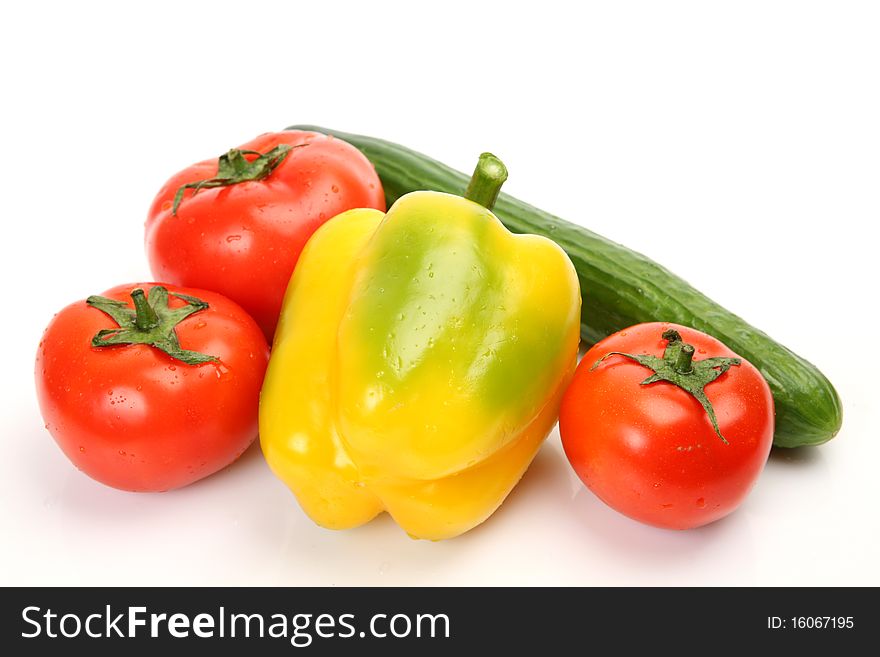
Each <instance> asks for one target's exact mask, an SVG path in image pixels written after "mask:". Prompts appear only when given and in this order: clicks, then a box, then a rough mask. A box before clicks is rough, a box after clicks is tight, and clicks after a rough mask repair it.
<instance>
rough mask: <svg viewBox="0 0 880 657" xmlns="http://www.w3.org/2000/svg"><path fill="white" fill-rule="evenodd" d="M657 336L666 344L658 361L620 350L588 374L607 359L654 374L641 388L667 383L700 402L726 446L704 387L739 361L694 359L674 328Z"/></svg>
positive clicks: (719, 358)
mask: <svg viewBox="0 0 880 657" xmlns="http://www.w3.org/2000/svg"><path fill="white" fill-rule="evenodd" d="M661 337H662V338H663V339H664V340H666V341H667V344H666V348H665V349H664V350H663V357H662V358H658V357H657V356H653V355H651V354H627V353H623V352H621V351H610V352H608V353H607V354H605V355H604V356H602V358H600V359H599V360H597V361H596V362H595V363H593V366H592V367H591V368H590V371H592V370H595V369H596V368H597V367H599V364H600V363H602V361H604V360H605V359H606V358H608V357H609V356H624V357H625V358H629V359H630V360H633V361H635V362H637V363H639V364H640V365H643V366H644V367H647V368H648V369H650V370H652V371H653V372H654V373H653V374H652V375H651V376H649V377H648V378H647V379H645V380H644V381H642V383H641V385H643V386H646V385H650V384H652V383H657V382H658V381H668V382H669V383H672V384H674V385H677V386H678V387H679V388H681V389H682V390H684V391H685V392H687V393H689V394H690V395H691V396H693V397H694V398H695V399H696V400H697V401H698V402H700V404H701V405H702V407H703V409H704V410H705V411H706V414H707V415H708V416H709V420H711V422H712V427H713V428H714V429H715V433H716V434H717V435H718V437H719V438H720V439H721V442H723V443H724V444H725V445H728V444H729V443H728V442H727V439H726V438H725V437H724V436H723V435H721V429H720V428H719V427H718V419H717V418H716V417H715V409H713V408H712V403H711V402H710V401H709V399H708V397H706V392H705V390H704V388H705V387H706V386H707V385H708V384H710V383H712V381H714V380H715V379H717V378H718V377H719V376H721V375H722V374H724V373H725V372H726V371H727V370H729V369H730V368H731V366H734V365H739V364H740V363H741V362H742V361H741V360H740V359H739V358H727V357H724V356H718V357H715V358H704V359H703V360H694V347H693V345H690V344H687V343H686V342H683V341H682V339H681V335H680V334H679V332H678V331H676V330H674V329H670V330H668V331H664V332H663V335H662V336H661Z"/></svg>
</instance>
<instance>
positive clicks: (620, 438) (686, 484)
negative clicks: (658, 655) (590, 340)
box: [559, 322, 774, 529]
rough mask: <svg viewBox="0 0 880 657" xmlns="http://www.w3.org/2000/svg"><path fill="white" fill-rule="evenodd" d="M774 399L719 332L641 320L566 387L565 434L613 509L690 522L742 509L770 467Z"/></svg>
mask: <svg viewBox="0 0 880 657" xmlns="http://www.w3.org/2000/svg"><path fill="white" fill-rule="evenodd" d="M773 415H774V413H773V397H772V396H771V394H770V388H769V386H768V385H767V382H766V381H765V380H764V378H763V377H762V376H761V374H760V372H758V370H757V369H756V368H755V367H754V366H753V365H752V364H751V363H749V362H747V361H745V360H743V359H741V358H739V357H738V356H737V355H736V354H735V353H733V352H732V351H730V350H729V349H728V348H727V347H726V346H724V344H722V343H721V342H720V341H718V340H716V339H715V338H713V337H711V336H709V335H706V334H705V333H701V332H700V331H697V330H695V329H692V328H688V327H685V326H678V325H675V324H667V323H658V322H654V323H647V324H638V325H636V326H632V327H630V328H627V329H624V330H622V331H619V332H617V333H615V334H613V335H611V336H609V337H607V338H605V339H604V340H602V341H600V342H598V343H597V344H596V345H594V346H593V347H592V348H591V349H590V350H589V351H588V352H587V353H586V355H585V356H584V357H583V359H582V360H581V363H580V365H579V366H578V368H577V371H576V372H575V376H574V379H573V380H572V383H571V385H570V386H569V388H568V390H567V391H566V393H565V396H564V397H563V400H562V406H561V410H560V417H559V430H560V434H561V436H562V444H563V447H564V449H565V453H566V456H567V457H568V460H569V461H570V462H571V464H572V466H573V467H574V469H575V472H577V474H578V476H579V477H580V478H581V480H582V481H583V482H584V483H585V484H586V486H587V487H588V488H589V489H590V490H591V491H593V492H594V493H595V494H596V495H597V496H598V497H599V498H600V499H602V500H603V501H604V502H605V503H606V504H608V505H609V506H611V507H612V508H614V509H616V510H617V511H620V512H621V513H624V514H626V515H628V516H630V517H631V518H634V519H636V520H639V521H641V522H645V523H648V524H651V525H655V526H658V527H666V528H672V529H686V528H690V527H697V526H700V525H705V524H707V523H710V522H712V521H714V520H718V519H719V518H722V517H724V516H726V515H727V514H729V513H730V512H732V511H733V510H734V509H736V508H737V506H739V504H740V503H741V502H742V501H743V499H745V497H746V495H747V494H748V492H749V491H750V490H751V488H752V486H753V485H754V483H755V481H756V480H757V478H758V476H759V475H760V473H761V471H762V470H763V468H764V464H765V463H766V461H767V456H768V454H769V452H770V447H771V443H772V440H773Z"/></svg>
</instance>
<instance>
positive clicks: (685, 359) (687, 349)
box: [675, 344, 694, 374]
mask: <svg viewBox="0 0 880 657" xmlns="http://www.w3.org/2000/svg"><path fill="white" fill-rule="evenodd" d="M693 359H694V347H693V345H689V344H683V345H681V351H679V352H678V357H677V358H676V359H675V370H676V371H677V372H678V373H679V374H688V373H689V372H693V370H694V367H693V365H692V364H691V361H692V360H693Z"/></svg>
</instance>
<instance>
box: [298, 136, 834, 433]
mask: <svg viewBox="0 0 880 657" xmlns="http://www.w3.org/2000/svg"><path fill="white" fill-rule="evenodd" d="M299 127H302V128H307V129H309V130H315V131H318V132H324V133H328V134H331V133H332V134H333V135H335V136H337V137H339V138H341V139H344V140H345V141H347V142H349V143H351V144H353V145H355V146H357V147H358V148H359V149H360V150H361V151H362V152H363V153H364V154H365V155H366V156H367V157H368V158H369V159H370V161H371V162H372V163H373V165H374V166H375V167H376V171H377V172H378V173H379V177H380V178H381V179H382V184H383V186H384V188H385V196H386V200H387V203H388V204H389V205H390V204H391V203H393V202H394V201H395V200H396V199H397V198H399V197H400V196H402V195H404V194H406V193H408V192H411V191H414V190H418V189H431V190H436V191H441V192H448V193H459V192H460V191H461V190H462V189H464V185H465V184H466V182H467V177H466V176H465V175H464V174H461V173H459V172H457V171H455V170H453V169H450V168H449V167H447V166H445V165H443V164H441V163H439V162H437V161H436V160H432V159H431V158H428V157H426V156H424V155H421V154H419V153H416V152H415V151H412V150H410V149H408V148H404V147H403V146H398V145H397V144H392V143H390V142H387V141H383V140H380V139H374V138H372V137H365V136H362V135H353V134H348V133H344V132H338V131H335V130H327V129H326V128H318V127H314V126H299ZM495 213H496V215H497V216H498V218H499V219H501V221H502V222H503V223H504V225H505V226H507V228H509V229H510V230H511V231H513V232H515V233H534V234H537V235H544V236H545V237H549V238H551V239H552V240H554V241H555V242H556V243H557V244H559V245H560V246H561V247H562V248H563V249H565V252H566V253H567V254H568V256H569V257H570V258H571V260H572V262H573V263H574V266H575V268H576V269H577V272H578V278H579V279H580V285H581V292H582V294H583V305H582V313H583V316H582V318H581V336H582V338H583V340H584V342H585V343H586V345H587V346H589V345H591V344H594V343H595V342H597V341H598V340H601V339H602V338H604V337H605V336H607V335H609V334H611V333H613V332H615V331H619V330H620V329H623V328H624V327H626V326H629V325H631V324H637V323H639V322H649V321H670V322H677V323H680V324H685V325H688V326H693V327H695V328H697V329H700V330H702V331H705V332H706V333H709V334H711V335H714V336H716V337H718V338H719V339H720V340H723V341H724V342H725V343H726V344H728V345H729V346H730V348H731V349H733V350H735V351H736V352H737V353H739V354H742V356H743V357H745V358H747V359H748V360H749V361H751V362H752V363H753V364H754V365H755V367H757V368H758V369H759V370H760V371H761V374H763V375H764V377H765V378H766V379H767V381H768V383H769V384H770V388H771V390H772V391H773V397H774V399H775V401H776V433H775V436H774V444H776V445H777V446H780V447H798V446H801V445H817V444H820V443H824V442H826V441H828V440H830V439H831V438H833V437H834V436H835V435H836V434H837V432H838V430H839V429H840V424H841V421H842V409H841V405H840V398H839V397H838V395H837V392H836V391H835V389H834V387H833V386H832V385H831V383H830V382H829V381H828V379H827V378H825V376H824V375H823V374H822V373H821V372H820V371H819V370H818V369H817V368H816V367H814V366H813V365H811V364H810V363H808V362H807V361H806V360H804V359H803V358H801V357H800V356H798V355H797V354H794V353H793V352H791V351H790V350H789V349H786V348H785V347H783V346H782V345H780V344H779V343H777V342H775V341H773V340H772V339H771V338H770V337H768V336H767V335H766V334H765V333H762V332H761V331H759V330H758V329H756V328H754V327H752V326H750V325H749V324H747V323H746V322H745V321H743V320H742V319H740V318H739V317H737V316H736V315H734V314H733V313H731V312H730V311H728V310H725V309H724V308H722V307H721V306H719V305H718V304H717V303H715V302H714V301H712V300H710V299H709V298H708V297H706V296H705V295H703V294H701V293H700V292H698V291H697V290H695V289H694V288H692V287H691V286H690V285H688V284H687V283H686V282H685V281H683V280H682V279H681V278H679V277H678V276H676V275H674V274H672V273H671V272H669V271H668V270H667V269H665V268H664V267H662V266H660V265H658V264H657V263H655V262H653V261H651V260H649V259H648V258H646V257H645V256H643V255H641V254H639V253H636V252H634V251H631V250H629V249H627V248H625V247H623V246H621V245H619V244H615V243H614V242H611V241H609V240H607V239H605V238H603V237H600V236H599V235H596V234H595V233H593V232H591V231H589V230H587V229H586V228H582V227H580V226H577V225H574V224H571V223H568V222H566V221H563V220H562V219H560V218H558V217H555V216H553V215H551V214H549V213H547V212H544V211H542V210H539V209H537V208H535V207H532V206H531V205H528V204H526V203H523V202H522V201H519V200H517V199H515V198H513V197H511V196H508V195H506V194H501V195H500V197H499V198H498V202H497V204H496V206H495Z"/></svg>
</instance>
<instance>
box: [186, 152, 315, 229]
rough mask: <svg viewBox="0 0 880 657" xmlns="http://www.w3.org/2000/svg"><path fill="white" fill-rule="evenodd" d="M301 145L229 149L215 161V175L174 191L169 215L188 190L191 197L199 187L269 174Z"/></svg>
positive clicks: (254, 178) (214, 185)
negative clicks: (261, 148)
mask: <svg viewBox="0 0 880 657" xmlns="http://www.w3.org/2000/svg"><path fill="white" fill-rule="evenodd" d="M302 146H308V144H297V145H296V146H291V145H289V144H278V146H276V147H275V148H273V149H272V150H270V151H267V152H265V153H260V152H259V151H248V150H241V149H239V148H232V149H230V150H229V151H228V152H227V153H224V154H223V155H221V156H220V158H219V159H218V160H217V175H216V176H214V177H213V178H207V179H206V180H198V181H196V182H191V183H187V184H186V185H181V186H180V187H179V188H178V190H177V193H175V194H174V205H173V206H172V207H171V214H173V215H177V208H178V207H180V203H181V201H183V195H184V193H185V192H186V190H187V189H192V190H193V196H195V195H196V194H198V193H199V191H201V190H202V189H210V188H212V187H227V186H229V185H237V184H238V183H241V182H246V181H248V180H262V179H263V178H266V177H268V176H269V174H270V173H272V172H273V171H274V170H275V169H276V167H277V166H278V165H279V164H281V163H282V162H283V161H284V160H285V158H286V157H287V156H288V155H290V151H292V150H293V149H294V148H300V147H302ZM245 155H256V156H257V157H256V158H255V159H253V160H248V159H247V158H246V157H245Z"/></svg>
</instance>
